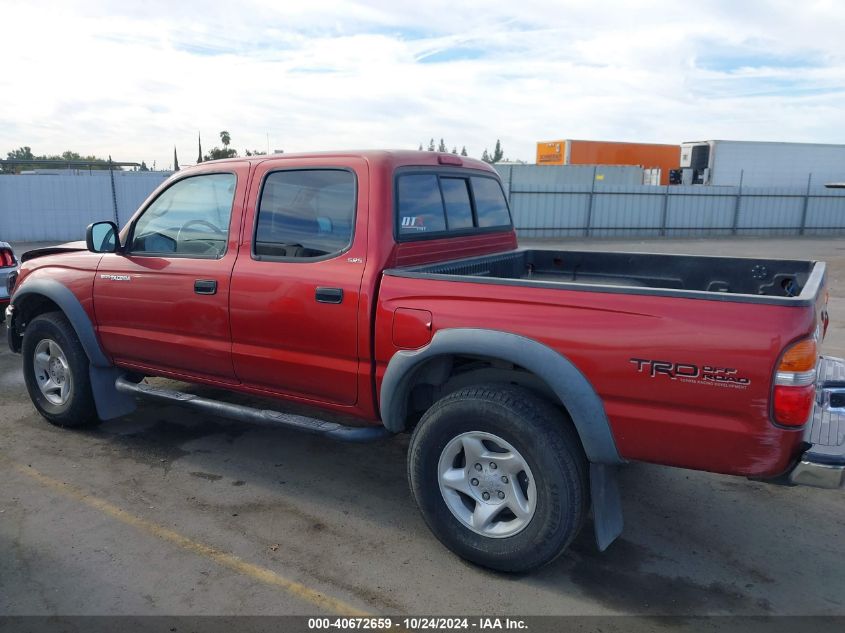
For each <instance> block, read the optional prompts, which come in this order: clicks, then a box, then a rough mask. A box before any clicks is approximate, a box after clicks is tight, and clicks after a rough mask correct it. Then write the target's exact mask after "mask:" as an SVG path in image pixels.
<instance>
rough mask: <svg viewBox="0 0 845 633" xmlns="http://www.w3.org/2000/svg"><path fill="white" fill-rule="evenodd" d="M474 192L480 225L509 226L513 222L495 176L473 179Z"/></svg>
mask: <svg viewBox="0 0 845 633" xmlns="http://www.w3.org/2000/svg"><path fill="white" fill-rule="evenodd" d="M471 180H472V193H473V195H474V196H475V212H476V215H477V216H478V226H479V227H489V226H508V225H510V223H511V218H510V215H509V214H508V203H507V202H505V194H504V193H503V192H502V187H501V186H500V185H499V183H498V181H496V180H494V179H493V178H476V177H473V178H472V179H471Z"/></svg>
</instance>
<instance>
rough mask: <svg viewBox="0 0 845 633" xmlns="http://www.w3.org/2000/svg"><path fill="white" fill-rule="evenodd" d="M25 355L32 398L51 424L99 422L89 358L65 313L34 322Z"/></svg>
mask: <svg viewBox="0 0 845 633" xmlns="http://www.w3.org/2000/svg"><path fill="white" fill-rule="evenodd" d="M21 353H22V354H23V370H24V379H25V381H26V388H27V391H29V397H30V399H31V400H32V403H33V404H34V405H35V408H36V409H38V412H39V413H40V414H41V415H42V416H43V417H44V418H46V419H47V421H49V422H51V423H53V424H55V425H57V426H67V427H78V426H83V425H86V424H91V423H96V422H97V421H98V419H97V411H96V408H95V406H94V397H93V394H92V393H91V379H90V376H89V369H88V365H89V362H88V356H87V355H86V354H85V350H84V349H83V348H82V344H81V343H80V342H79V339H78V338H77V336H76V332H75V331H74V330H73V328H72V327H71V325H70V323H69V322H68V320H67V319H66V318H65V316H64V315H63V314H62V313H60V312H51V313H49V314H42V315H39V316H37V317H35V318H34V319H32V321H30V323H29V324H28V325H27V327H26V330H25V331H24V335H23V345H22V347H21Z"/></svg>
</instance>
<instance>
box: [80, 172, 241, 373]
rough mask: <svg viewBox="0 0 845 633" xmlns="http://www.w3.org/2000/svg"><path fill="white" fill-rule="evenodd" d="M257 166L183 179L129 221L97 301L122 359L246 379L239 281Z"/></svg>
mask: <svg viewBox="0 0 845 633" xmlns="http://www.w3.org/2000/svg"><path fill="white" fill-rule="evenodd" d="M209 169H211V167H209ZM194 173H196V172H194ZM248 176H249V165H248V164H247V163H243V164H238V163H235V164H227V165H226V166H225V171H223V170H220V168H219V167H217V169H215V171H213V172H208V173H199V174H197V175H191V176H189V177H186V178H181V179H179V180H175V181H173V182H172V183H170V185H169V186H168V187H167V188H165V189H164V190H162V191H160V192H158V193H157V195H156V197H155V198H154V199H153V200H152V202H150V203H149V204H147V206H146V207H145V208H144V209H143V210H142V211H140V212H139V213H138V214H136V215H135V217H134V218H133V220H132V221H131V222H130V225H129V227H127V229H126V230H124V231H123V240H124V244H125V248H124V252H123V253H114V254H112V253H109V254H106V255H104V256H103V258H102V260H101V261H100V265H99V267H98V269H97V275H96V277H95V280H94V311H95V314H96V318H97V329H98V333H99V336H100V340H101V341H102V344H103V347H104V348H105V350H106V351H107V352H108V353H109V354H111V356H112V358H113V359H114V362H115V363H116V364H118V365H121V366H124V367H131V368H135V369H139V370H146V371H147V373H150V374H164V375H173V376H174V377H180V376H184V377H198V378H204V379H206V380H213V381H218V382H237V381H236V379H235V373H234V370H233V367H232V352H231V332H230V327H229V285H230V280H231V275H232V268H233V266H234V264H235V259H236V257H237V252H238V239H239V236H240V235H239V234H240V225H241V216H242V211H243V200H244V193H245V191H246V186H247V181H248Z"/></svg>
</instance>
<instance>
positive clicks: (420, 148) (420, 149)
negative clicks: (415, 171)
mask: <svg viewBox="0 0 845 633" xmlns="http://www.w3.org/2000/svg"><path fill="white" fill-rule="evenodd" d="M417 151H419V152H421V151H422V143H420V147H419V149H418V150H417Z"/></svg>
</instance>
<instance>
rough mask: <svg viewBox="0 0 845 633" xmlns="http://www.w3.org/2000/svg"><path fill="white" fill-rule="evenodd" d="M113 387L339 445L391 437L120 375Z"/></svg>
mask: <svg viewBox="0 0 845 633" xmlns="http://www.w3.org/2000/svg"><path fill="white" fill-rule="evenodd" d="M114 386H115V388H116V389H117V390H118V391H119V392H121V393H126V394H131V395H136V396H144V397H145V398H152V399H154V400H158V401H160V402H167V403H169V404H178V405H182V406H186V407H189V408H191V409H196V410H198V411H202V412H203V413H207V414H209V415H216V416H219V417H221V418H230V419H233V420H240V421H242V422H258V423H264V424H275V425H278V426H284V427H286V428H289V429H294V430H297V431H304V432H306V433H314V434H316V435H325V436H327V437H330V438H332V439H334V440H340V441H342V442H374V441H376V440H380V439H382V438H385V437H390V436H392V435H393V433H391V432H390V431H388V430H387V429H386V428H384V426H381V425H379V426H362V427H356V426H344V425H343V424H337V423H336V422H326V421H325V420H318V419H316V418H308V417H305V416H303V415H293V414H291V413H281V412H279V411H270V410H268V409H255V408H253V407H246V406H244V405H240V404H230V403H228V402H221V401H219V400H210V399H208V398H202V397H200V396H196V395H194V394H192V393H185V392H184V391H174V390H172V389H162V388H160V387H155V386H153V385H148V384H146V383H134V382H131V381H129V380H126V378H124V377H123V376H120V377H119V378H118V379H117V380H116V381H115V383H114Z"/></svg>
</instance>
